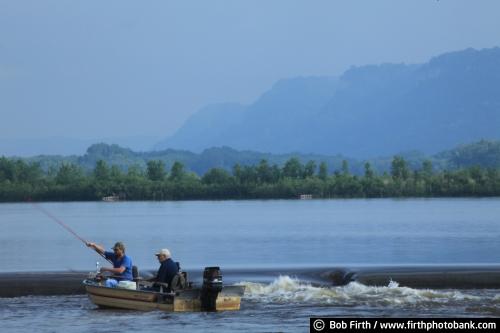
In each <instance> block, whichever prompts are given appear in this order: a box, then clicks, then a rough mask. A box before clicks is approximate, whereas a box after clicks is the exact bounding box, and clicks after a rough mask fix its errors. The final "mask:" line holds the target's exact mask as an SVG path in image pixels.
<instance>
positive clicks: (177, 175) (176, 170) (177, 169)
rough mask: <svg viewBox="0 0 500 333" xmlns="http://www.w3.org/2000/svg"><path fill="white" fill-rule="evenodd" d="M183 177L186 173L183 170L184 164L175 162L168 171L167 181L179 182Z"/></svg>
mask: <svg viewBox="0 0 500 333" xmlns="http://www.w3.org/2000/svg"><path fill="white" fill-rule="evenodd" d="M185 175H186V171H185V170H184V164H182V163H181V162H177V161H175V163H174V165H172V168H171V169H170V177H169V179H170V180H173V181H179V180H182V178H184V176H185Z"/></svg>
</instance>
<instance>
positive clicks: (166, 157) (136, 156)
mask: <svg viewBox="0 0 500 333" xmlns="http://www.w3.org/2000/svg"><path fill="white" fill-rule="evenodd" d="M399 155H400V156H402V157H403V158H404V159H405V160H406V161H407V162H408V164H409V166H410V168H411V169H414V170H417V169H419V168H420V167H421V165H422V162H423V161H424V160H429V161H431V162H432V164H433V165H434V168H435V169H436V170H443V169H450V170H451V169H457V168H463V167H469V166H474V165H478V166H482V167H485V168H500V141H486V140H482V141H478V142H475V143H472V144H467V145H461V146H458V147H456V148H454V149H451V150H446V151H442V152H440V153H438V154H436V155H425V154H423V153H419V152H416V151H413V152H408V153H400V154H399ZM292 157H297V158H298V159H299V160H300V161H301V162H302V163H306V162H308V161H310V160H313V161H315V162H316V164H317V165H319V164H320V163H321V162H325V163H326V164H327V166H328V171H329V172H330V173H332V172H334V171H335V170H340V169H341V166H342V162H343V161H344V160H346V161H347V162H348V163H349V166H350V171H351V172H352V173H353V174H356V175H362V174H363V173H364V164H365V162H366V160H359V159H354V158H350V157H346V156H341V155H336V156H327V155H319V154H270V153H260V152H255V151H238V150H235V149H232V148H228V147H221V148H210V149H206V150H204V151H203V152H202V153H200V154H196V153H192V152H189V151H182V150H173V149H167V150H162V151H154V152H134V151H132V150H130V149H127V148H122V147H120V146H118V145H108V144H102V143H101V144H94V145H92V146H90V147H89V148H88V149H87V152H86V154H85V155H83V156H36V157H31V158H26V159H24V160H26V161H27V162H37V163H40V165H41V167H42V169H44V170H46V171H47V170H49V169H50V168H53V169H58V168H59V166H60V165H61V164H62V163H63V162H66V163H72V164H75V165H77V166H79V167H81V168H83V169H84V170H86V171H89V172H90V171H91V170H93V169H94V167H95V165H96V162H97V161H99V160H103V161H105V162H106V163H107V164H108V165H116V166H118V167H119V168H120V169H121V170H127V169H128V168H129V167H131V166H136V167H139V168H140V169H143V170H145V169H146V164H147V162H148V161H153V160H161V161H162V162H163V163H164V164H165V167H166V168H167V169H170V168H171V166H172V165H173V164H174V162H176V161H177V162H180V163H182V164H183V165H184V166H185V167H186V169H187V170H189V171H192V172H195V173H197V174H198V175H203V174H205V172H207V171H208V170H209V169H211V168H222V169H225V170H227V171H231V170H232V168H233V166H234V165H235V164H240V165H257V164H259V163H260V161H261V160H263V159H265V160H267V161H268V163H269V164H277V165H279V166H283V165H284V164H285V163H286V161H288V160H289V159H290V158H292ZM392 158H393V156H386V157H379V158H374V159H370V160H369V162H370V163H371V165H372V167H373V169H374V170H375V171H376V172H378V173H383V172H389V171H390V168H391V161H392Z"/></svg>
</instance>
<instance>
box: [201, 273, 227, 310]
mask: <svg viewBox="0 0 500 333" xmlns="http://www.w3.org/2000/svg"><path fill="white" fill-rule="evenodd" d="M221 291H222V274H221V272H220V268H219V267H205V270H204V271H203V286H202V287H201V295H200V300H201V310H202V311H215V310H217V308H216V301H217V296H218V295H219V293H220V292H221Z"/></svg>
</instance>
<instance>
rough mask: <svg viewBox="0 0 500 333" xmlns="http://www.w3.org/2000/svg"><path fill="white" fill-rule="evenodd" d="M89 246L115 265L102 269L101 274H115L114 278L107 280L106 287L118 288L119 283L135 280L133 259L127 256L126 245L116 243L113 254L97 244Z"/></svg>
mask: <svg viewBox="0 0 500 333" xmlns="http://www.w3.org/2000/svg"><path fill="white" fill-rule="evenodd" d="M87 246H88V247H91V248H93V249H94V250H96V251H97V252H99V253H100V254H102V255H104V257H105V258H106V259H109V260H111V262H112V263H113V268H108V267H102V268H101V273H103V272H111V273H113V278H112V279H107V280H106V287H116V286H117V285H118V281H131V280H132V279H133V277H132V259H130V257H129V256H127V255H125V245H124V244H123V243H122V242H116V244H115V246H113V252H110V251H105V250H104V247H103V246H101V245H97V244H95V243H90V242H87Z"/></svg>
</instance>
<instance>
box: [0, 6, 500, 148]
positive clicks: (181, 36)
mask: <svg viewBox="0 0 500 333" xmlns="http://www.w3.org/2000/svg"><path fill="white" fill-rule="evenodd" d="M499 15H500V1H496V0H492V1H486V0H481V1H460V0H440V1H436V0H415V1H401V0H394V1H371V0H366V1H352V0H349V1H333V0H329V1H294V0H283V1H273V0H266V1H255V0H252V1H250V0H249V1H237V0H226V1H214V0H211V1H204V0H200V1H186V0H180V1H167V0H158V1H124V0H116V1H110V0H106V1H103V0H96V1H90V0H85V1H66V0H59V1H50V0H44V1H40V0H33V1H18V0H11V1H7V0H0V116H1V117H0V140H1V139H12V138H43V137H54V136H64V137H70V138H78V139H94V138H102V137H113V136H117V137H125V136H141V135H146V136H157V137H162V138H163V137H166V136H168V135H170V134H172V133H173V131H175V129H177V128H178V127H179V126H180V125H181V124H182V123H183V121H184V120H185V119H186V118H187V117H188V116H189V115H191V114H192V113H193V112H195V111H196V110H197V109H198V108H200V107H202V106H203V105H206V104H208V103H215V102H230V101H234V102H241V103H250V102H252V101H253V100H254V99H255V98H256V97H258V96H259V95H260V94H261V93H262V92H264V91H265V90H267V89H269V88H270V87H271V85H272V84H273V83H274V82H275V81H276V80H278V79H281V78H287V77H294V76H309V75H339V74H341V73H342V72H343V71H344V70H346V69H347V68H349V67H350V66H351V65H363V64H371V63H382V62H397V63H401V62H405V63H418V62H424V61H427V60H428V59H429V58H430V57H432V56H434V55H438V54H440V53H443V52H447V51H454V50H461V49H464V48H468V47H474V48H486V47H493V46H500V19H499V18H500V16H499Z"/></svg>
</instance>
